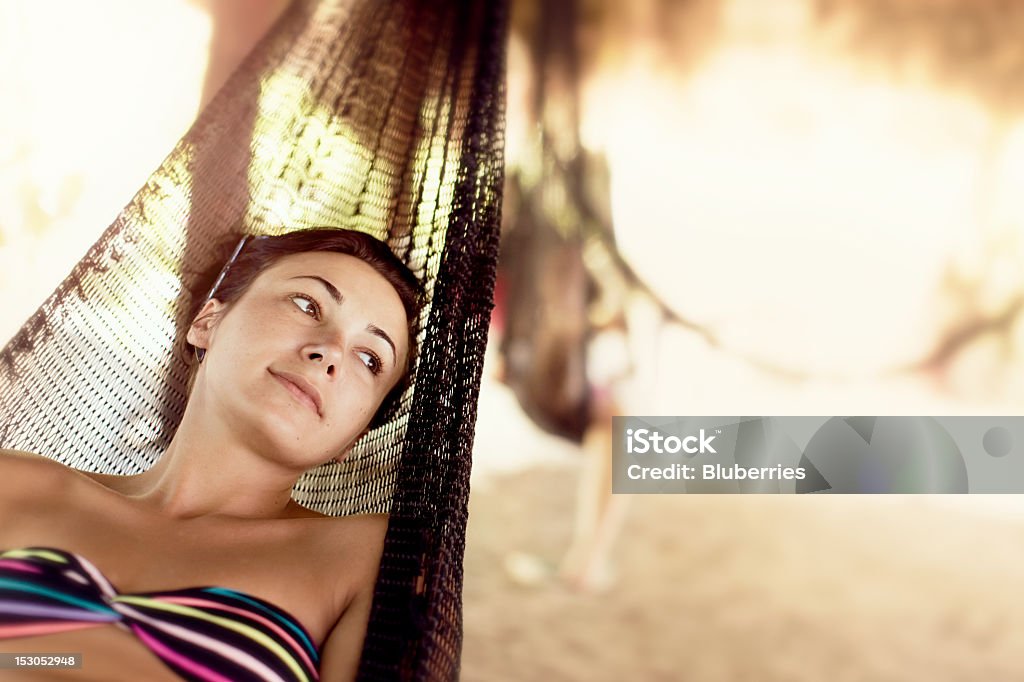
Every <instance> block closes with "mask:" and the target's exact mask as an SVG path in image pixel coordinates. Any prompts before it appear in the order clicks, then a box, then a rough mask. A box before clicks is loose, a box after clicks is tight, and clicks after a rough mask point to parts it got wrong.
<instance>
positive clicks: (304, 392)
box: [268, 370, 323, 417]
mask: <svg viewBox="0 0 1024 682" xmlns="http://www.w3.org/2000/svg"><path fill="white" fill-rule="evenodd" d="M268 371H269V372H270V374H271V375H273V377H274V378H275V379H277V380H278V382H280V384H281V385H282V386H284V387H285V389H287V390H288V392H289V393H291V394H292V395H293V396H294V397H295V399H296V400H298V401H299V402H300V403H303V404H305V405H306V406H308V407H309V408H310V409H311V410H313V411H314V412H316V414H317V416H318V417H322V416H323V414H321V411H320V410H321V406H322V404H323V402H322V401H321V399H320V392H319V391H317V390H316V388H314V387H313V385H312V384H311V383H309V382H308V381H306V380H305V379H303V378H302V377H300V376H298V375H297V374H289V373H287V372H275V371H273V370H268Z"/></svg>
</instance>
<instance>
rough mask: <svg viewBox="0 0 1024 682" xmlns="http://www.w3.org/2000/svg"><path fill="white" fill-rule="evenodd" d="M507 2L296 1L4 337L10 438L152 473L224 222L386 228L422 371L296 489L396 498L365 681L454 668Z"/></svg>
mask: <svg viewBox="0 0 1024 682" xmlns="http://www.w3.org/2000/svg"><path fill="white" fill-rule="evenodd" d="M504 9H505V8H504V3H501V2H486V3H480V2H473V1H472V0H451V1H449V2H436V1H429V0H396V1H393V2H383V1H381V0H357V1H356V2H352V1H351V0H348V1H346V0H325V1H322V2H315V1H313V0H299V1H298V2H295V3H294V4H292V5H291V7H290V8H289V9H288V10H287V11H286V13H285V14H284V15H283V16H282V17H281V19H280V20H279V21H278V22H277V23H276V24H275V26H274V28H273V29H272V30H271V31H270V32H269V33H268V35H267V36H266V37H265V38H264V39H263V40H262V41H261V42H260V43H259V44H258V45H257V46H256V48H255V49H254V50H253V52H252V53H251V54H250V55H249V56H248V57H247V58H246V60H245V61H244V62H243V64H242V65H241V67H240V68H239V69H238V71H236V73H235V74H234V75H233V76H232V77H231V79H230V80H229V81H228V82H227V84H226V85H225V86H224V87H223V89H222V90H221V91H220V92H219V93H218V94H217V95H216V97H215V98H214V99H213V100H212V101H211V103H210V104H209V105H208V106H207V107H206V109H205V110H204V111H203V112H202V114H201V115H200V116H199V118H198V119H197V120H196V122H195V124H194V125H193V127H192V128H191V129H190V130H189V132H188V133H187V134H186V135H185V137H184V138H182V140H181V141H180V142H179V143H178V144H177V146H176V147H175V148H174V150H173V151H172V152H171V153H170V155H169V156H168V157H167V159H166V160H165V161H164V162H163V164H162V165H161V166H160V167H159V168H158V169H157V170H156V172H154V173H153V174H152V176H150V178H149V180H148V181H147V182H146V184H145V186H144V187H143V188H142V189H141V190H140V191H139V192H138V194H136V196H135V197H134V198H133V199H132V200H131V202H130V203H129V204H128V206H127V207H126V208H125V209H124V210H123V211H122V212H121V214H120V215H119V216H118V217H117V218H116V220H115V221H114V223H113V224H112V225H111V226H110V227H109V228H108V229H107V230H106V231H105V232H104V233H103V235H102V236H101V238H100V239H99V241H98V242H97V243H96V244H95V245H94V246H93V247H92V248H91V249H90V250H89V252H88V253H87V254H86V256H85V257H84V258H83V260H82V261H81V262H79V264H78V265H77V266H76V267H75V268H74V270H73V271H72V273H71V274H70V275H69V276H68V278H67V279H66V280H64V282H63V283H62V284H61V285H60V286H59V287H58V288H57V290H56V291H55V292H54V294H53V295H52V296H50V298H49V299H47V301H46V302H45V303H44V304H43V305H42V307H41V308H40V309H39V310H38V311H37V312H36V313H35V314H34V315H33V316H32V317H31V318H30V319H29V320H28V322H27V323H26V324H25V325H24V327H23V328H22V329H21V331H20V332H19V333H18V334H17V335H16V336H15V337H14V338H13V339H12V340H11V342H10V343H9V344H8V345H7V346H6V348H4V350H3V352H2V354H0V446H3V447H7V448H15V449H22V450H29V451H34V452H39V453H42V454H45V455H47V456H51V457H53V458H55V459H57V460H59V461H61V462H63V463H65V464H68V465H71V466H74V467H76V468H79V469H84V470H91V471H102V472H106V473H116V474H133V473H138V472H141V471H143V470H145V469H147V468H148V467H149V466H150V465H152V464H153V463H154V462H155V461H156V459H157V458H158V457H159V455H160V454H161V453H162V452H163V450H164V449H165V448H166V446H167V444H168V443H169V441H170V438H171V437H172V435H173V434H174V431H175V428H176V426H177V424H178V421H179V419H180V417H181V415H182V412H183V409H184V404H185V399H186V384H187V380H188V363H187V361H186V358H185V355H184V354H183V353H182V351H181V349H182V348H183V340H184V329H185V325H186V323H187V321H188V320H187V315H186V312H185V311H187V310H188V309H189V307H190V306H191V305H192V303H193V294H190V293H189V292H196V290H197V288H201V284H200V280H201V273H205V272H209V271H210V270H216V269H218V268H219V267H220V265H221V264H222V263H223V262H224V259H225V258H226V256H227V254H226V253H225V251H224V244H225V238H226V237H227V236H228V234H229V233H231V232H232V231H234V232H238V231H244V232H250V233H260V234H277V233H280V232H285V231H291V230H295V229H300V228H303V227H313V226H336V227H346V228H351V229H358V230H362V231H365V232H368V233H370V234H372V235H374V236H376V237H378V238H380V239H383V240H385V241H387V242H388V244H390V246H391V247H392V249H393V250H394V251H395V253H397V254H398V255H399V256H400V257H401V258H403V259H404V260H405V262H406V263H407V264H408V265H409V266H410V267H411V268H412V270H413V271H414V272H415V273H416V274H417V275H418V276H419V278H420V279H421V281H422V282H423V285H424V289H425V291H426V293H427V301H428V303H427V305H426V306H425V307H424V310H423V313H422V315H421V317H420V320H419V346H420V350H419V356H418V361H417V366H416V369H415V375H414V379H413V382H412V386H411V387H410V389H409V390H408V391H407V392H406V394H405V395H404V397H403V402H402V409H401V410H399V414H398V416H396V417H395V418H394V419H392V420H391V421H390V422H389V423H387V424H385V425H383V426H381V427H379V428H377V429H375V430H374V431H372V432H371V433H369V434H368V435H367V436H366V437H365V438H364V439H363V440H362V441H361V442H360V443H359V444H358V445H357V447H356V449H355V450H354V451H353V452H352V453H351V454H350V455H349V457H348V459H347V460H346V462H345V463H344V464H337V463H334V462H332V463H329V464H327V465H324V466H322V467H319V468H317V469H315V470H312V471H310V472H308V473H307V474H306V475H305V476H304V477H303V478H302V479H300V481H299V482H298V484H297V485H296V488H295V491H294V498H295V499H296V501H298V502H299V503H300V504H303V505H305V506H307V507H310V508H312V509H315V510H317V511H320V512H322V513H325V514H329V515H343V514H353V513H365V512H388V513H390V524H389V528H388V533H387V538H386V540H385V547H384V554H383V558H382V562H381V569H380V574H379V579H378V582H377V587H376V594H375V598H374V604H373V610H372V614H371V617H370V623H369V627H368V630H367V636H366V641H365V645H364V650H363V657H362V663H361V665H360V677H361V678H362V679H384V678H386V679H395V678H404V679H452V678H455V677H456V676H457V675H458V668H459V655H460V651H461V639H462V622H461V619H462V603H461V593H462V558H463V551H464V539H465V527H466V516H467V504H468V491H469V470H470V452H471V448H472V440H473V426H474V423H475V419H476V398H477V392H478V389H479V383H480V373H481V367H482V363H483V351H484V346H485V343H486V334H487V328H488V319H489V314H490V308H491V300H492V290H493V280H494V265H495V260H496V255H497V245H498V226H499V218H500V216H499V212H500V203H501V202H500V200H501V187H502V155H503V129H502V120H503V118H502V117H503V106H504V91H503V78H504V72H503V69H504V32H505V16H504ZM196 293H199V292H196ZM201 293H202V294H205V291H202V292H201Z"/></svg>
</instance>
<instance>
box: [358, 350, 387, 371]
mask: <svg viewBox="0 0 1024 682" xmlns="http://www.w3.org/2000/svg"><path fill="white" fill-rule="evenodd" d="M359 359H360V360H362V362H363V364H364V365H366V368H367V369H368V370H370V372H372V373H373V374H380V373H381V370H383V369H384V368H383V367H382V366H381V362H380V358H378V357H377V354H376V353H371V352H369V351H365V350H361V351H359Z"/></svg>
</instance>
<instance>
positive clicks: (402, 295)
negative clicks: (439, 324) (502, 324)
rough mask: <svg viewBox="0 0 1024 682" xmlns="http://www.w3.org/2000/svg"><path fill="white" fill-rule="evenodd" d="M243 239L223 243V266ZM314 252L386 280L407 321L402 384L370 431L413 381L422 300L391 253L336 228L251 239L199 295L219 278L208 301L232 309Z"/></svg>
mask: <svg viewBox="0 0 1024 682" xmlns="http://www.w3.org/2000/svg"><path fill="white" fill-rule="evenodd" d="M243 237H244V235H241V234H235V235H233V236H232V237H230V238H229V239H228V240H226V241H225V243H224V246H223V251H224V254H225V255H224V260H227V259H228V258H229V257H230V255H231V253H232V252H234V250H235V249H236V247H237V245H238V242H239V241H241V239H242V238H243ZM313 251H326V252H329V253H340V254H345V255H348V256H353V257H355V258H358V259H359V260H361V261H363V262H364V263H366V264H367V265H369V266H370V267H372V268H373V269H374V270H376V271H377V272H378V273H379V274H380V275H381V276H382V277H383V278H384V279H385V280H387V282H388V283H389V284H390V285H391V286H392V287H394V289H395V292H396V293H397V294H398V298H399V299H401V301H402V307H403V308H404V309H405V316H406V319H408V321H409V325H408V335H409V344H408V346H409V352H408V354H407V355H406V362H405V367H404V368H402V374H401V378H400V379H399V380H398V383H396V384H395V386H394V388H392V389H391V391H389V392H388V394H387V395H386V396H385V397H384V400H383V402H382V403H381V404H380V407H379V408H378V409H377V412H376V413H375V414H374V416H373V419H372V420H371V421H370V427H371V428H374V427H377V426H380V425H381V424H383V423H385V422H386V421H387V420H388V419H390V418H391V417H392V416H394V412H395V411H396V410H397V408H398V402H399V400H400V399H401V396H402V393H404V392H405V389H406V388H408V386H409V383H410V381H411V375H410V370H411V368H412V366H413V363H414V359H415V352H416V328H417V324H418V321H419V313H420V306H421V305H422V295H423V294H422V287H421V286H420V283H419V280H418V279H416V275H414V274H413V273H412V271H411V270H410V269H409V268H408V266H406V265H405V263H403V262H402V261H401V260H400V259H399V258H398V256H396V255H395V254H394V252H392V251H391V248H390V247H388V245H387V244H385V243H384V242H382V241H380V240H379V239H377V238H375V237H373V236H371V235H369V234H366V233H365V232H358V231H356V230H345V229H340V228H314V229H307V230H298V231H296V232H289V233H287V234H282V235H278V236H260V237H250V238H249V239H248V240H247V241H246V242H245V243H244V245H242V247H241V250H239V251H238V252H237V255H236V256H235V259H234V260H233V261H231V262H230V263H227V265H225V266H223V267H221V266H218V267H217V270H216V271H212V270H211V271H210V272H208V273H206V276H204V277H202V278H200V281H199V283H200V284H202V285H203V288H202V289H199V290H198V291H203V292H206V291H207V290H209V289H210V287H211V286H213V285H214V283H215V282H217V280H218V278H220V281H219V282H218V283H217V284H216V290H215V291H211V292H210V296H209V297H210V298H216V299H217V300H219V301H220V302H222V303H226V304H231V303H233V302H234V301H237V300H238V299H239V298H241V296H242V294H244V293H245V292H246V291H247V290H248V289H249V286H250V285H251V284H252V283H253V282H254V281H255V280H256V278H257V277H258V276H259V275H260V273H262V272H263V271H264V270H266V269H267V268H268V267H270V266H271V265H273V264H274V263H276V262H277V261H278V260H280V259H281V258H283V257H285V256H290V255H292V254H296V253H309V252H313ZM201 295H202V294H199V293H197V294H196V297H195V299H194V300H193V303H192V306H191V310H190V311H189V317H188V319H189V321H191V320H193V319H195V316H196V315H197V314H198V313H199V310H200V309H201V308H202V307H203V304H204V303H205V302H206V300H207V299H206V298H200V296H201ZM186 345H187V348H188V350H189V354H190V355H191V353H192V351H193V348H192V345H191V344H188V343H187V342H186Z"/></svg>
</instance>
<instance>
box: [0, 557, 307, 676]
mask: <svg viewBox="0 0 1024 682" xmlns="http://www.w3.org/2000/svg"><path fill="white" fill-rule="evenodd" d="M108 623H113V624H115V625H116V626H117V627H122V628H125V629H126V630H129V631H130V632H132V633H134V634H135V635H136V636H137V637H138V638H139V640H140V641H141V642H142V643H143V645H145V646H146V647H147V648H149V649H150V650H151V651H152V652H153V653H155V654H156V655H157V656H159V657H160V659H161V660H162V661H163V662H164V663H166V664H167V665H168V666H170V667H171V668H172V669H173V670H174V671H175V672H177V673H178V674H179V675H180V676H181V677H182V679H185V680H192V681H194V682H247V681H249V680H260V681H263V682H310V681H311V680H318V679H319V678H320V676H319V673H318V672H317V670H318V667H319V652H318V651H317V649H316V645H315V644H314V643H313V639H312V637H310V635H309V633H308V632H307V631H306V630H305V628H303V627H302V625H301V624H300V623H299V622H298V621H297V620H296V619H295V618H293V617H292V616H291V615H289V614H288V613H287V612H285V611H284V610H282V609H280V608H278V607H276V606H274V605H273V604H271V603H270V602H267V601H264V600H262V599H259V598H257V597H253V596H251V595H247V594H244V593H242V592H238V591H236V590H230V589H225V588H221V587H193V588H188V589H182V590H172V591H166V592H145V593H140V594H122V593H120V592H118V591H117V590H116V589H115V588H114V586H113V585H111V584H110V582H109V581H108V580H107V579H106V578H104V577H103V575H102V574H101V573H100V572H99V571H98V570H96V567H95V566H93V565H92V564H91V563H89V561H88V560H86V559H84V558H83V557H80V556H78V555H76V554H73V553H71V552H65V551H63V550H59V549H52V548H48V547H30V548H26V549H14V550H8V551H6V552H2V553H0V639H5V638H11V637H29V636H35V635H45V634H49V633H54V632H64V631H68V630H77V629H81V628H92V627H99V626H101V625H106V624H108Z"/></svg>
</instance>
